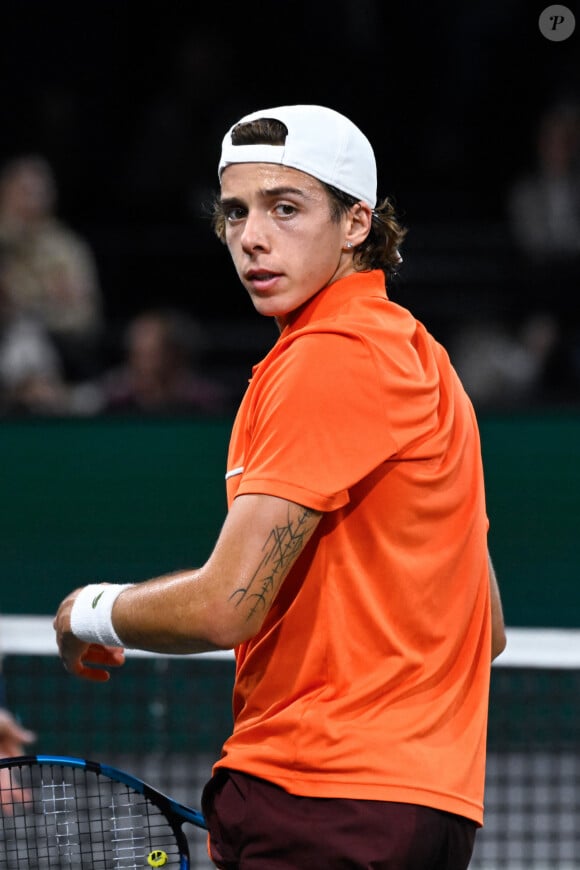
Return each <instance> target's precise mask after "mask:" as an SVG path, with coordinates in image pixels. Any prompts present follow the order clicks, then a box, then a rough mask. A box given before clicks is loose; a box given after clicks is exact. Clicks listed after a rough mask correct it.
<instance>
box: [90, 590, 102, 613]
mask: <svg viewBox="0 0 580 870" xmlns="http://www.w3.org/2000/svg"><path fill="white" fill-rule="evenodd" d="M104 591H105V590H104V589H103V590H102V591H101V592H99V594H98V595H97V596H95V598H93V604H92V607H93V610H94V609H95V607H96V606H97V604H98V603H99V598H100V597H101V595H102V594H103V592H104Z"/></svg>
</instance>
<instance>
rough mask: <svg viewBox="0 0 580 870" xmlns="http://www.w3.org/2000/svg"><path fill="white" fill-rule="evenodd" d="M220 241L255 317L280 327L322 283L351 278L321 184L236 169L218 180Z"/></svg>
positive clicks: (253, 168)
mask: <svg viewBox="0 0 580 870" xmlns="http://www.w3.org/2000/svg"><path fill="white" fill-rule="evenodd" d="M221 203H222V207H223V213H224V217H225V240H226V244H227V246H228V249H229V251H230V254H231V256H232V259H233V262H234V265H235V267H236V271H237V273H238V275H239V277H240V280H241V281H242V284H243V285H244V287H245V288H246V290H247V291H248V293H249V294H250V298H251V299H252V302H253V303H254V306H255V307H256V310H257V311H259V312H260V314H264V315H266V316H269V317H275V318H276V319H277V320H278V323H279V325H280V326H283V325H284V322H285V319H286V316H287V315H288V314H290V312H292V311H294V310H295V309H296V308H298V307H299V306H300V305H302V304H303V303H304V302H306V301H307V300H308V299H310V298H311V297H312V296H314V295H315V294H316V293H317V292H318V291H319V290H321V289H322V288H323V287H325V286H326V285H327V284H330V283H332V282H333V281H335V280H336V279H337V278H340V277H343V276H344V275H346V274H349V273H350V272H352V271H353V268H352V257H350V256H347V255H346V254H345V253H344V251H343V246H344V242H345V232H346V223H347V218H346V217H345V218H343V219H342V220H341V221H340V222H338V223H337V222H335V221H333V220H332V218H331V213H330V202H329V198H328V194H327V192H326V190H325V188H324V187H323V185H322V184H321V183H320V182H319V181H317V180H316V179H315V178H313V177H312V176H310V175H307V174H306V173H304V172H300V171H298V170H297V169H290V168H288V167H286V166H277V165H275V164H270V163H235V164H232V165H231V166H228V167H226V169H225V170H224V172H223V174H222V183H221Z"/></svg>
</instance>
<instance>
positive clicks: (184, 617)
mask: <svg viewBox="0 0 580 870" xmlns="http://www.w3.org/2000/svg"><path fill="white" fill-rule="evenodd" d="M213 598H215V594H214V596H212V594H211V590H210V589H208V583H207V581H206V580H204V578H203V576H202V571H201V570H190V571H180V572H177V573H175V574H171V575H166V576H163V577H158V578H156V579H153V580H148V581H146V582H144V583H137V584H135V585H134V586H132V587H130V588H129V589H126V590H125V591H124V592H123V593H122V594H121V595H120V596H119V597H118V598H117V600H116V602H115V604H114V607H113V613H112V616H113V624H114V626H115V630H116V631H117V633H118V635H119V637H120V638H121V640H122V641H123V643H124V644H125V646H126V647H128V648H131V649H143V650H150V651H153V652H161V653H170V654H188V653H200V652H208V651H211V650H216V649H223V648H224V646H223V643H222V642H221V641H220V636H221V634H222V633H223V632H221V631H220V627H221V623H222V622H223V619H224V614H223V613H222V608H221V607H220V606H219V604H218V602H217V601H215V600H212V599H213ZM220 614H221V615H220ZM226 648H227V644H226Z"/></svg>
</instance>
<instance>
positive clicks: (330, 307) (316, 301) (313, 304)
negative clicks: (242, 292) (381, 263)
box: [280, 269, 387, 338]
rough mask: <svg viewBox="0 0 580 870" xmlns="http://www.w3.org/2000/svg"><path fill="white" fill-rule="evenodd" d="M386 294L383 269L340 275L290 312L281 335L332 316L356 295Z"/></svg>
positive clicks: (380, 295)
mask: <svg viewBox="0 0 580 870" xmlns="http://www.w3.org/2000/svg"><path fill="white" fill-rule="evenodd" d="M372 296H379V297H380V298H382V299H385V298H386V296H387V291H386V282H385V274H384V272H383V271H382V270H381V269H373V270H372V271H370V272H352V273H351V274H350V275H347V276H346V277H345V278H339V279H338V281H335V282H334V283H332V284H328V285H327V286H326V287H323V288H322V290H320V291H319V292H318V293H317V294H316V295H315V296H312V297H311V298H310V299H308V301H307V302H305V303H304V304H303V305H301V306H300V307H299V308H297V309H296V311H293V312H292V314H291V315H290V316H289V318H288V321H287V323H286V325H285V327H284V329H283V330H282V333H281V336H280V337H281V338H282V337H285V336H287V335H290V333H292V332H295V331H296V330H297V329H302V328H303V327H304V326H307V325H308V324H310V323H312V322H313V321H316V320H321V319H323V318H327V317H332V316H333V315H336V314H338V312H339V311H340V309H341V308H342V307H343V305H344V304H345V303H346V302H349V301H350V300H352V299H353V298H354V297H366V298H370V297H372Z"/></svg>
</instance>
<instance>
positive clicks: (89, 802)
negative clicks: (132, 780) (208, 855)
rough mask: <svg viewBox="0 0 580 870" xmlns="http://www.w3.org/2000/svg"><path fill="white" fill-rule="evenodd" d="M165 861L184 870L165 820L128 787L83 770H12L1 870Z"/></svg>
mask: <svg viewBox="0 0 580 870" xmlns="http://www.w3.org/2000/svg"><path fill="white" fill-rule="evenodd" d="M152 854H163V856H164V859H163V864H162V866H163V867H166V868H171V867H183V866H186V865H185V864H183V863H182V855H181V851H180V849H179V846H178V843H177V837H176V834H175V832H174V830H173V828H172V827H171V825H170V823H169V822H168V820H167V818H166V817H165V815H164V814H163V812H162V811H161V810H160V809H159V808H158V807H157V806H156V805H155V804H154V803H152V802H151V801H150V800H148V798H147V797H145V796H144V795H143V794H141V793H139V792H137V791H135V790H134V789H132V788H131V787H129V786H127V785H125V784H124V783H120V782H116V781H114V780H110V779H109V778H108V777H106V776H101V775H100V774H98V773H96V772H94V771H92V770H87V769H83V768H70V767H69V766H64V765H54V764H50V765H46V766H43V767H42V768H41V769H40V771H39V770H38V769H36V770H33V769H32V768H28V767H25V766H22V767H17V768H11V769H10V784H9V787H8V788H5V787H3V788H2V809H1V810H0V870H8V868H10V870H14V868H15V867H27V868H30V870H33V868H39V870H40V868H42V870H52V868H78V870H85V868H86V870H139V868H147V867H150V866H161V865H152V864H151V863H150V860H149V859H150V856H151V855H152Z"/></svg>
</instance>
